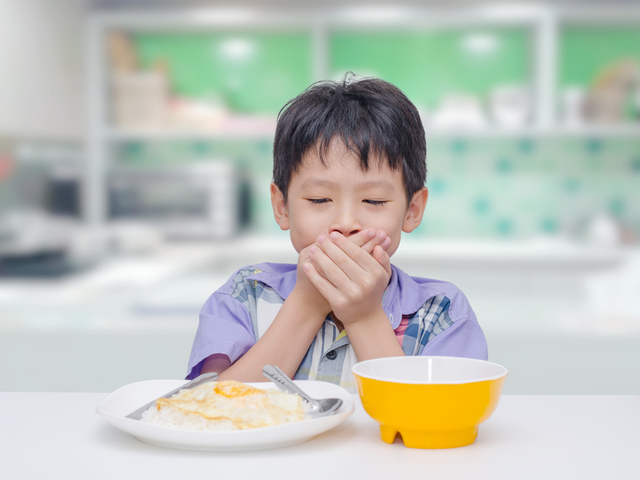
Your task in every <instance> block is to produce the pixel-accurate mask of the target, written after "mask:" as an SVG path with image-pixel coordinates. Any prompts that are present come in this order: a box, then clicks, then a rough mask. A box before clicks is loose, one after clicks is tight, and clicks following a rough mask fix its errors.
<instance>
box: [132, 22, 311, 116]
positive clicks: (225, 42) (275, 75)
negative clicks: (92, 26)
mask: <svg viewBox="0 0 640 480" xmlns="http://www.w3.org/2000/svg"><path fill="white" fill-rule="evenodd" d="M134 45H135V47H136V50H137V52H138V54H139V56H140V58H141V61H142V64H143V65H144V66H151V65H153V64H154V63H156V62H159V61H162V62H166V64H168V66H169V74H170V79H171V84H172V87H173V90H174V91H175V92H176V93H178V94H180V95H182V96H185V97H194V98H205V99H206V98H215V99H218V98H221V99H223V100H224V101H225V102H226V103H227V104H228V106H229V107H230V108H231V109H232V110H234V111H236V112H241V113H259V114H276V113H278V111H279V110H280V109H281V108H282V106H283V105H284V104H285V103H286V102H287V101H288V100H289V99H291V98H293V97H295V96H296V95H297V94H298V93H300V92H301V91H302V90H304V89H305V88H306V87H307V86H309V84H310V83H311V82H312V60H311V38H310V36H309V35H308V34H306V33H295V32H294V33H256V32H233V33H220V34H214V33H199V34H194V33H179V34H178V33H172V34H167V33H162V34H149V33H145V34H138V35H135V36H134Z"/></svg>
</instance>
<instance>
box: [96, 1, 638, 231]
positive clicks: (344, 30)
mask: <svg viewBox="0 0 640 480" xmlns="http://www.w3.org/2000/svg"><path fill="white" fill-rule="evenodd" d="M638 25H640V10H637V9H628V8H627V9H622V10H620V9H612V8H606V9H599V10H594V9H582V10H581V11H577V10H573V11H572V10H557V9H553V8H551V7H542V6H538V7H522V8H507V7H504V8H499V7H495V8H494V7H491V8H477V9H467V10H464V11H442V10H435V11H434V10H425V9H402V8H398V9H395V10H394V9H392V11H388V12H385V11H378V10H375V9H374V8H373V7H367V8H363V9H360V10H357V9H353V8H352V9H347V10H328V9H325V10H318V11H316V12H314V13H313V14H309V13H308V12H303V11H300V12H299V13H295V12H291V11H288V12H284V11H276V10H228V9H225V10H223V9H219V10H216V9H212V10H206V11H191V10H184V11H176V12H171V13H159V12H138V13H136V12H126V13H120V12H117V11H115V12H111V13H100V14H96V15H95V16H94V17H93V18H92V20H91V21H90V24H89V27H88V32H87V33H88V36H87V39H88V48H87V68H88V71H87V76H88V79H89V82H88V84H89V92H88V94H89V105H90V110H89V124H88V147H89V155H90V158H91V161H90V162H89V166H88V170H87V185H88V188H87V189H86V190H85V191H86V194H85V199H84V200H85V212H86V214H87V217H88V218H89V220H90V221H91V223H93V224H94V225H96V226H99V225H101V224H103V223H104V220H105V211H106V205H105V198H106V195H105V185H104V178H105V173H106V172H107V171H108V169H109V168H110V165H111V164H112V161H113V158H114V152H118V151H121V150H122V149H123V148H124V149H127V148H130V147H131V145H134V146H135V145H136V144H152V143H156V144H157V143H162V142H166V141H178V142H183V143H184V142H187V143H189V142H191V143H193V144H194V145H197V144H198V142H200V143H202V142H205V143H206V142H208V143H216V142H228V141H237V142H241V143H247V142H255V143H258V144H259V145H260V146H259V148H260V149H262V150H264V151H266V152H267V153H268V150H269V149H270V143H271V141H272V138H273V133H274V128H275V117H276V114H277V112H278V111H279V109H280V108H281V107H282V106H283V105H284V104H285V103H286V102H287V101H288V100H289V99H290V98H293V97H294V96H295V95H297V94H298V93H300V92H301V91H302V90H304V89H305V88H306V87H307V86H308V85H309V84H311V83H312V82H313V81H315V80H320V79H324V78H332V79H336V78H339V77H341V76H343V75H344V73H345V71H347V70H352V71H354V72H355V73H357V74H362V75H376V76H380V77H382V78H383V79H386V80H388V81H391V82H393V83H395V84H396V85H398V86H399V87H400V88H401V89H403V90H404V91H405V92H406V93H407V94H408V95H409V97H410V98H412V100H413V101H414V102H415V103H416V105H417V106H418V107H419V108H421V109H423V110H424V112H425V114H426V115H427V117H428V116H429V114H430V112H432V111H433V109H434V108H436V107H437V105H438V102H439V101H440V100H441V99H442V98H443V96H446V95H448V94H450V93H455V92H465V93H467V94H470V95H472V96H475V97H476V98H479V99H481V100H482V101H483V102H487V101H488V97H489V96H490V95H491V94H492V90H493V89H494V88H495V87H496V86H500V85H503V86H504V85H506V86H509V85H518V86H524V87H526V89H527V91H528V93H529V95H530V97H529V99H528V102H529V107H530V112H529V114H528V116H527V119H526V121H525V122H520V123H518V124H517V125H516V126H512V127H511V128H507V127H505V126H504V125H497V124H496V123H495V122H494V123H488V124H486V125H484V126H480V127H478V126H477V125H476V128H470V129H461V128H436V127H432V126H429V128H428V136H430V137H444V138H453V139H456V138H460V137H465V136H469V137H477V136H480V137H496V138H503V137H515V138H531V137H540V136H558V135H560V136H576V135H579V136H584V135H588V136H596V137H611V136H614V137H616V136H635V135H638V134H639V133H640V127H639V126H638V125H639V124H638V123H637V122H636V123H635V124H631V123H628V124H602V125H595V126H593V125H589V126H585V125H574V124H568V123H565V122H564V117H563V115H564V113H563V111H564V109H565V107H566V105H565V102H566V101H567V99H566V98H565V96H566V95H565V94H566V92H565V89H566V87H567V86H571V85H576V84H577V85H580V86H582V87H587V86H588V84H589V83H590V82H592V81H593V77H594V75H596V74H597V72H598V71H599V70H600V69H602V66H603V65H604V64H606V63H607V62H609V61H610V60H611V61H613V60H616V59H617V58H618V57H620V56H621V55H623V54H624V55H626V56H630V57H633V58H636V59H640V47H638V45H640V41H639V40H640V34H639V33H638V31H639V30H638V29H637V26H638ZM114 31H116V32H117V31H121V32H126V33H127V34H128V36H129V37H130V38H131V39H132V42H133V46H134V49H135V53H136V55H137V56H138V58H139V63H140V65H141V66H142V68H144V69H145V71H154V70H155V71H161V72H164V73H165V74H166V75H167V76H168V80H169V81H168V88H169V89H170V91H171V93H172V95H174V96H176V95H177V96H179V97H180V98H181V99H182V100H183V101H184V100H185V99H186V100H189V99H191V100H197V101H199V102H200V104H192V105H187V107H188V108H184V111H186V112H188V113H189V115H191V116H187V117H184V118H187V120H184V118H182V117H181V118H182V120H181V121H180V122H177V123H176V122H174V123H173V124H172V123H171V122H169V123H168V124H161V125H159V126H155V127H152V128H135V127H131V126H126V127H123V126H118V125H115V124H114V122H113V121H112V119H113V112H112V105H111V103H110V102H111V100H112V99H111V95H112V93H113V84H112V81H113V75H112V73H113V72H112V65H110V64H109V60H108V58H107V55H106V52H107V37H108V35H109V33H110V32H114ZM507 100H509V99H508V98H507ZM171 101H174V102H175V98H174V99H173V100H171ZM202 104H204V105H205V107H208V108H209V110H208V113H209V114H210V117H209V118H210V119H211V118H212V117H211V112H212V111H214V113H215V108H217V107H220V109H221V112H222V114H221V115H220V118H219V121H215V118H214V120H212V121H210V122H209V123H208V124H207V123H206V122H203V123H202V124H200V125H199V126H197V128H196V127H194V126H193V124H192V123H190V121H191V120H189V119H193V118H195V119H200V120H201V119H202V117H203V114H202V108H201V107H202ZM182 106H183V107H184V105H182ZM174 107H175V105H174ZM199 109H200V110H199ZM204 110H205V111H206V108H205V109H204ZM205 113H206V112H205ZM213 117H215V115H214V116H213ZM427 124H428V125H429V122H427ZM203 125H204V126H203ZM262 173H263V174H264V175H263V176H265V178H266V176H267V172H262Z"/></svg>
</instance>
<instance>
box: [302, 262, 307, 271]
mask: <svg viewBox="0 0 640 480" xmlns="http://www.w3.org/2000/svg"><path fill="white" fill-rule="evenodd" d="M302 268H304V271H305V272H308V271H309V264H308V263H305V264H304V265H302Z"/></svg>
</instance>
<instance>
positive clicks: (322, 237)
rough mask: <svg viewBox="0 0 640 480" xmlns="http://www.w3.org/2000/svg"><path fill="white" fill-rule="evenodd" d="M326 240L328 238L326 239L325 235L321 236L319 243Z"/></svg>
mask: <svg viewBox="0 0 640 480" xmlns="http://www.w3.org/2000/svg"><path fill="white" fill-rule="evenodd" d="M325 238H326V237H325V236H324V235H320V236H319V237H318V243H322V242H324V240H325Z"/></svg>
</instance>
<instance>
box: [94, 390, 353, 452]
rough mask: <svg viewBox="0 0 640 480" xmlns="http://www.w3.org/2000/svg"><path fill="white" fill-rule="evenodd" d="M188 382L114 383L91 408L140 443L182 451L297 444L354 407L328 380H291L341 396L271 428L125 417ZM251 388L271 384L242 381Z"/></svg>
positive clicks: (318, 392) (314, 394)
mask: <svg viewBox="0 0 640 480" xmlns="http://www.w3.org/2000/svg"><path fill="white" fill-rule="evenodd" d="M185 383H187V382H186V381H185V380H146V381H143V382H136V383H131V384H129V385H125V386H124V387H121V388H119V389H118V390H116V391H115V392H113V393H112V394H111V395H109V396H108V397H107V398H105V399H104V400H103V401H102V402H101V403H100V405H98V407H97V408H96V413H98V414H100V415H102V416H103V417H105V419H106V420H107V421H108V422H109V423H111V424H112V425H113V426H115V427H116V428H118V429H120V430H122V431H123V432H126V433H129V434H131V435H133V436H134V437H136V438H137V439H138V440H141V441H143V442H145V443H150V444H152V445H157V446H161V447H167V448H177V449H182V450H205V451H243V450H261V449H267V448H277V447H285V446H288V445H295V444H297V443H302V442H305V441H307V440H310V439H312V438H313V437H315V436H317V435H319V434H321V433H323V432H326V431H328V430H331V429H332V428H334V427H336V426H338V425H339V424H340V423H342V422H343V421H344V420H346V419H347V417H349V415H351V414H352V413H353V411H354V404H353V399H352V398H351V395H350V394H349V392H347V391H346V390H345V389H344V388H342V387H340V386H338V385H334V384H332V383H327V382H319V381H309V380H296V382H295V383H296V384H297V385H298V386H299V387H300V388H301V389H302V390H304V391H305V392H306V393H308V394H309V395H310V396H312V397H316V398H328V397H337V398H341V399H342V402H343V403H342V406H341V407H340V408H339V409H338V410H337V411H336V413H334V414H333V415H329V416H327V417H321V418H315V419H309V420H303V421H301V422H294V423H286V424H283V425H276V426H273V427H263V428H255V429H251V430H237V431H228V432H224V431H223V432H204V431H198V430H186V429H184V430H183V429H177V428H170V427H164V426H160V425H155V424H152V423H147V422H141V421H138V420H133V419H131V418H126V416H127V415H129V414H130V413H131V412H133V411H134V410H135V409H137V408H139V407H140V406H141V405H144V404H145V403H147V402H150V401H152V400H154V399H156V398H158V397H160V396H161V395H164V394H165V393H167V392H169V391H171V390H173V389H175V388H178V387H179V386H180V385H183V384H185ZM247 385H252V386H254V387H256V388H263V389H269V388H275V385H274V384H273V383H271V382H261V383H247Z"/></svg>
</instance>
